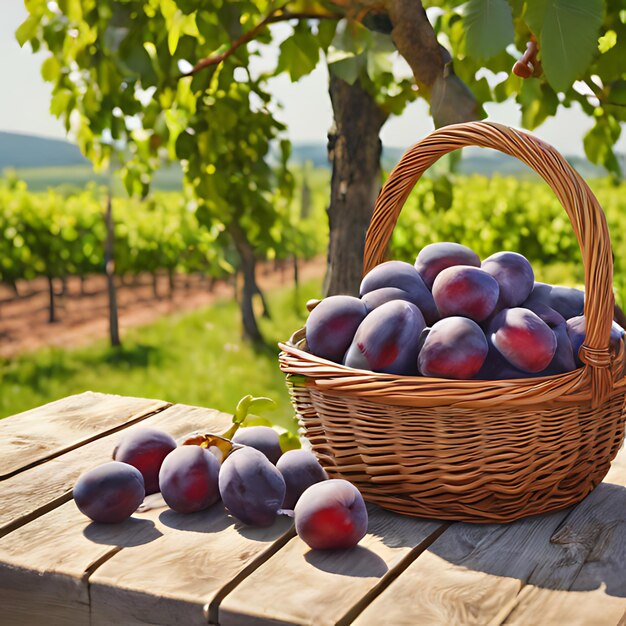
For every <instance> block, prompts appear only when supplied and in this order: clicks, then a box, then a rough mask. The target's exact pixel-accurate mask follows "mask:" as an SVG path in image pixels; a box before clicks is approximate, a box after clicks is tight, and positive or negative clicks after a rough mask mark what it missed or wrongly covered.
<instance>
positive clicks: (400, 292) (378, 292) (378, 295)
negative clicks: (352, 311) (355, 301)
mask: <svg viewBox="0 0 626 626" xmlns="http://www.w3.org/2000/svg"><path fill="white" fill-rule="evenodd" d="M392 300H404V301H405V302H411V297H410V296H409V294H408V293H407V292H406V291H404V289H398V288H397V287H381V288H380V289H374V291H370V292H368V293H366V294H365V295H364V296H363V297H362V298H361V302H363V304H364V305H365V306H366V307H367V310H368V311H373V310H374V309H376V308H377V307H379V306H380V305H381V304H385V302H391V301H392Z"/></svg>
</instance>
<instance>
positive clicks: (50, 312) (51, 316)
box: [48, 276, 57, 324]
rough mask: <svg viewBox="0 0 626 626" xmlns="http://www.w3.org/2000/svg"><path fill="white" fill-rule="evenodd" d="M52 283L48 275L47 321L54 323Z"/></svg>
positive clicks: (55, 319)
mask: <svg viewBox="0 0 626 626" xmlns="http://www.w3.org/2000/svg"><path fill="white" fill-rule="evenodd" d="M54 304H55V301H54V283H53V280H52V276H48V323H49V324H54V322H56V321H57V318H56V308H55V306H54Z"/></svg>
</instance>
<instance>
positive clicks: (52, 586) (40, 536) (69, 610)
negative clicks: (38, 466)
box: [0, 501, 158, 626]
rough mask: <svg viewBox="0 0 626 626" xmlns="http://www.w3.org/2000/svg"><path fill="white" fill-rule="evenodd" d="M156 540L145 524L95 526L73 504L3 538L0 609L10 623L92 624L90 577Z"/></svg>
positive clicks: (151, 528) (22, 625)
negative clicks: (123, 553) (121, 553)
mask: <svg viewBox="0 0 626 626" xmlns="http://www.w3.org/2000/svg"><path fill="white" fill-rule="evenodd" d="M150 537H151V538H153V539H155V538H156V537H158V533H157V531H156V530H155V528H154V526H153V525H152V524H150V522H148V521H146V520H138V519H136V518H131V519H130V520H127V521H126V522H124V523H123V524H116V525H105V524H91V523H89V520H87V519H86V518H85V516H84V515H82V513H80V512H79V511H78V509H77V508H76V505H75V504H74V502H73V501H71V502H67V503H66V504H63V505H61V506H60V507H58V508H56V509H54V510H53V511H50V512H49V513H46V514H45V515H43V516H42V517H39V518H38V519H36V520H34V521H32V522H30V523H29V524H27V525H26V526H23V527H22V528H19V529H17V530H16V531H14V532H13V533H11V534H10V535H7V536H6V537H3V538H2V539H0V606H1V607H2V620H3V623H5V624H20V626H31V625H33V626H35V625H40V624H47V625H50V626H57V625H61V624H63V625H67V626H70V625H72V626H82V625H83V624H85V625H87V624H89V593H88V587H87V576H88V574H89V572H90V571H91V570H92V569H93V568H94V567H95V566H96V565H97V564H98V563H100V562H101V561H102V560H104V559H106V558H108V557H109V556H111V555H112V554H114V553H115V552H116V551H118V550H119V549H120V548H121V547H123V546H128V545H134V544H135V545H136V544H137V543H138V542H141V541H147V540H148V539H149V538H150Z"/></svg>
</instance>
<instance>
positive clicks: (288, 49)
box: [276, 23, 320, 83]
mask: <svg viewBox="0 0 626 626" xmlns="http://www.w3.org/2000/svg"><path fill="white" fill-rule="evenodd" d="M301 24H303V23H301ZM301 24H298V26H296V28H295V30H294V34H293V35H292V36H291V37H288V38H287V39H285V41H283V43H281V44H280V55H279V57H278V65H277V67H276V70H277V72H285V71H286V72H288V73H289V76H290V77H291V80H292V82H294V83H295V82H297V81H298V80H300V79H301V78H302V77H303V76H306V75H307V74H310V73H311V72H312V71H313V70H314V69H315V66H316V65H317V62H318V61H319V57H320V52H319V43H318V41H317V39H316V38H315V36H314V35H313V34H312V33H311V31H310V30H308V27H306V28H301V27H300V26H301Z"/></svg>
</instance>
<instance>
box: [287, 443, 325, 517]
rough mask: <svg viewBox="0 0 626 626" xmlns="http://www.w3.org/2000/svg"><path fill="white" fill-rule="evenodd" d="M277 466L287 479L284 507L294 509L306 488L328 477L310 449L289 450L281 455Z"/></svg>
mask: <svg viewBox="0 0 626 626" xmlns="http://www.w3.org/2000/svg"><path fill="white" fill-rule="evenodd" d="M276 468H277V469H278V471H279V472H280V473H281V474H282V475H283V478H284V479H285V487H286V492H285V500H284V502H283V508H284V509H293V507H294V506H295V505H296V502H297V501H298V499H299V498H300V496H301V495H302V494H303V492H304V491H305V490H306V489H308V488H309V487H310V486H311V485H314V484H315V483H319V482H321V481H323V480H326V479H327V478H328V475H327V474H326V472H325V471H324V468H323V467H322V466H321V465H320V464H319V462H318V460H317V459H316V458H315V455H314V454H313V453H312V452H309V451H308V450H288V451H287V452H285V454H283V455H282V456H281V457H280V459H279V460H278V463H277V464H276Z"/></svg>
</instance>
